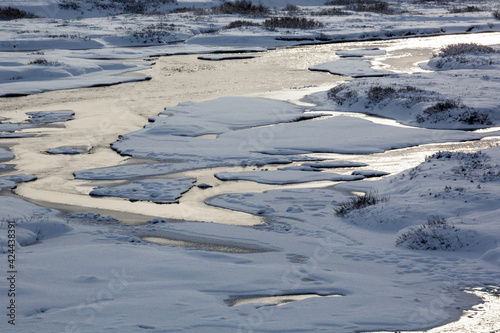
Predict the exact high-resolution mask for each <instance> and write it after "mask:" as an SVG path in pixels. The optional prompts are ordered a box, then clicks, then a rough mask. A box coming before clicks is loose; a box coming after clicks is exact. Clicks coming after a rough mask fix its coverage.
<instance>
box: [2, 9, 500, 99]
mask: <svg viewBox="0 0 500 333" xmlns="http://www.w3.org/2000/svg"><path fill="white" fill-rule="evenodd" d="M290 3H294V4H297V5H299V6H300V10H299V11H298V12H297V13H296V14H299V15H302V16H304V17H305V18H307V19H314V20H316V21H319V22H321V23H323V27H317V28H314V29H309V30H300V29H284V28H276V29H273V30H270V29H265V28H264V27H263V26H262V25H261V26H249V27H241V28H236V29H227V28H226V26H227V25H228V24H229V23H231V22H233V21H234V20H235V19H236V20H251V21H252V22H253V23H256V24H261V23H262V22H263V21H264V19H265V18H264V17H262V18H261V17H248V18H247V17H242V16H236V15H222V14H218V13H213V12H210V10H209V9H210V8H211V7H214V6H217V5H219V2H218V1H215V0H213V1H182V0H181V1H176V2H175V3H170V2H166V3H161V2H158V3H155V4H154V5H153V4H150V7H148V8H146V11H149V13H148V15H147V16H144V15H139V14H131V13H125V14H120V13H121V12H123V11H125V12H126V9H124V8H122V7H123V6H122V5H120V4H119V3H117V2H114V3H112V4H108V6H106V5H105V4H103V5H102V6H100V7H99V6H97V7H96V5H95V3H92V2H91V1H85V2H83V3H82V2H80V3H78V6H79V7H80V8H79V9H78V10H71V9H63V8H61V7H60V6H59V2H58V1H56V0H40V1H31V0H26V1H11V0H7V1H3V3H2V4H3V6H5V7H6V6H12V7H15V8H19V9H21V10H25V11H28V12H32V13H34V14H36V15H38V16H40V18H37V19H18V20H11V21H4V22H3V24H2V28H0V31H1V36H2V38H1V39H0V50H1V51H3V52H0V71H1V72H2V74H3V75H2V76H1V77H0V96H7V95H23V94H33V93H39V92H43V91H49V90H58V89H69V88H78V87H89V86H97V85H110V84H118V83H123V82H131V81H137V80H144V79H146V78H147V76H143V77H138V76H123V75H122V74H124V73H128V72H132V71H138V70H144V69H147V68H149V67H150V66H152V64H151V63H148V62H140V61H135V62H121V61H116V60H106V61H103V60H99V59H138V58H141V57H148V56H154V55H168V54H186V53H214V52H221V51H223V50H226V51H229V50H231V49H239V50H240V51H242V52H246V51H252V50H255V49H259V50H261V51H262V50H265V49H269V48H275V47H280V46H289V45H298V44H304V43H323V42H325V41H332V42H341V41H349V40H369V39H392V38H398V37H411V36H425V35H436V34H453V33H471V32H483V31H499V27H500V25H499V24H496V23H495V22H494V21H493V22H492V20H491V10H492V9H493V8H494V6H495V5H496V3H495V1H487V2H484V1H478V2H477V3H476V2H474V3H470V5H477V6H478V7H481V8H484V9H485V10H484V11H478V12H470V13H462V14H460V13H451V12H450V11H449V10H448V9H447V8H444V7H442V6H439V5H434V4H428V3H415V2H412V1H404V2H398V3H397V4H393V5H392V7H393V8H396V11H397V12H399V11H400V13H399V14H398V15H384V14H379V13H367V12H355V11H351V12H349V14H350V15H315V13H316V12H318V10H319V9H318V8H317V6H322V7H323V3H322V2H321V1H314V2H311V1H295V2H294V1H291V2H290ZM286 4H288V3H285V2H284V1H271V0H267V1H264V2H262V5H264V6H266V7H270V8H276V9H277V10H278V12H277V14H278V15H279V16H286V15H289V13H288V12H287V11H282V10H283V8H284V7H285V5H286ZM328 7H330V8H331V6H328ZM179 8H199V9H203V10H208V11H206V12H205V13H203V12H202V11H199V12H195V11H194V10H188V11H186V12H180V13H175V12H172V11H173V10H175V9H179ZM335 8H339V9H342V8H343V7H342V6H335ZM176 43H179V44H176ZM137 46H141V48H140V49H130V47H137ZM232 51H236V50H232ZM379 52H380V51H379V50H364V51H363V53H364V54H365V55H376V54H378V53H379ZM14 55H15V56H14ZM339 55H340V56H350V55H354V56H358V55H359V51H351V50H346V51H344V52H342V53H341V54H339ZM215 57H218V56H215ZM13 58H15V59H13ZM40 58H41V59H45V60H46V61H47V63H46V64H43V65H35V64H31V65H30V64H29V62H30V61H33V60H37V59H40ZM210 58H211V59H214V58H213V57H212V56H210ZM220 59H222V58H220V57H218V59H217V60H220ZM345 64H346V65H349V66H350V69H351V70H354V67H352V66H351V65H352V59H349V60H348V63H345ZM354 65H355V64H354ZM329 69H332V70H333V72H337V70H338V69H337V68H336V67H333V68H331V67H330V66H326V68H322V70H329ZM341 73H342V72H341ZM351 74H355V72H354V73H353V72H351ZM56 78H59V80H56ZM13 81H14V82H13Z"/></svg>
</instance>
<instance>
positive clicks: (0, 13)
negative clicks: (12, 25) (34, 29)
mask: <svg viewBox="0 0 500 333" xmlns="http://www.w3.org/2000/svg"><path fill="white" fill-rule="evenodd" d="M37 17H38V16H36V15H35V14H32V13H28V12H25V11H24V10H20V9H17V8H14V7H10V6H9V7H5V8H0V21H8V20H17V19H23V18H37Z"/></svg>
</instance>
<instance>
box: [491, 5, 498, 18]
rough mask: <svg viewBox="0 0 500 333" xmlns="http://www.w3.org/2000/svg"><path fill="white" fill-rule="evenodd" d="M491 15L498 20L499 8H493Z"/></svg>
mask: <svg viewBox="0 0 500 333" xmlns="http://www.w3.org/2000/svg"><path fill="white" fill-rule="evenodd" d="M491 15H493V17H494V18H496V19H497V20H500V8H497V9H494V10H493V11H492V12H491Z"/></svg>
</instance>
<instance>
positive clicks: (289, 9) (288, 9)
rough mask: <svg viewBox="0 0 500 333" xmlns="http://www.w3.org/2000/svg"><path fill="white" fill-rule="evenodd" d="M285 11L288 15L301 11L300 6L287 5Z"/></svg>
mask: <svg viewBox="0 0 500 333" xmlns="http://www.w3.org/2000/svg"><path fill="white" fill-rule="evenodd" d="M283 11H285V12H288V13H296V12H298V11H299V6H297V5H294V4H291V3H287V4H286V6H285V7H284V8H283Z"/></svg>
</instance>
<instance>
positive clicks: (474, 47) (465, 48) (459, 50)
mask: <svg viewBox="0 0 500 333" xmlns="http://www.w3.org/2000/svg"><path fill="white" fill-rule="evenodd" d="M498 52H499V51H497V50H495V49H494V48H492V47H490V46H486V45H481V44H477V43H461V44H451V45H448V46H445V47H443V48H441V50H439V53H437V54H434V57H454V56H459V55H464V54H472V55H480V54H491V53H498Z"/></svg>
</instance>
